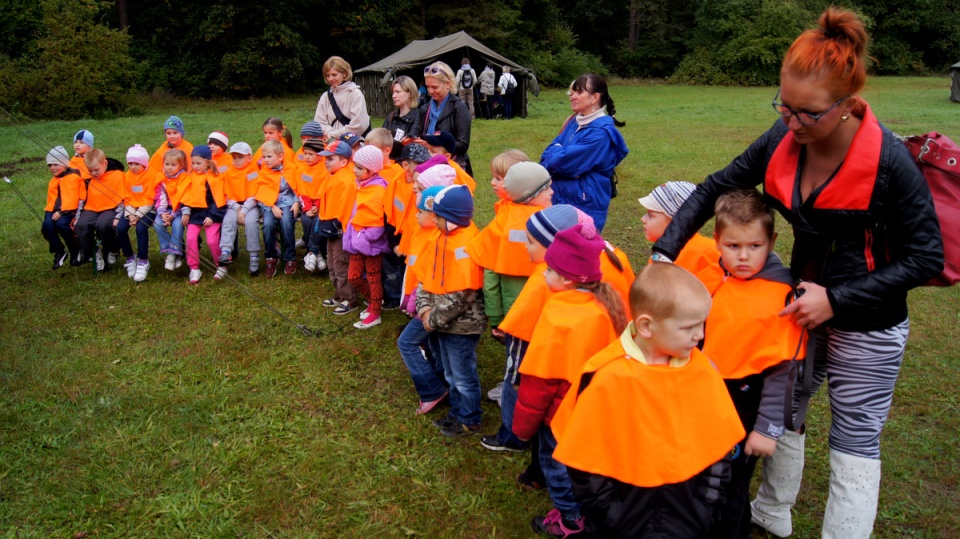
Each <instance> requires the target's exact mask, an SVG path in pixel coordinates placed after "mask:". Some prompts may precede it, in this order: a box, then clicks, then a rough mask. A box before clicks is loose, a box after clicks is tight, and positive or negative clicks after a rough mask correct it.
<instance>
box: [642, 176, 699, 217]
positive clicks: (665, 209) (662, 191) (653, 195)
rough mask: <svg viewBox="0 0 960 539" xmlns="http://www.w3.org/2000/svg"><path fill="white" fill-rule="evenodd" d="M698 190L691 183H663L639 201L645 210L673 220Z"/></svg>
mask: <svg viewBox="0 0 960 539" xmlns="http://www.w3.org/2000/svg"><path fill="white" fill-rule="evenodd" d="M696 188H697V186H696V185H694V184H692V183H690V182H667V183H662V184H660V186H658V187H657V188H656V189H654V190H653V191H651V192H650V194H649V195H647V196H645V197H643V198H641V199H639V200H640V204H641V205H642V206H643V207H644V208H646V209H648V210H652V211H658V212H660V213H665V214H667V215H668V216H669V217H670V218H671V219H673V216H674V215H676V214H677V211H679V210H680V206H683V203H684V202H686V200H687V197H689V196H690V195H692V194H693V191H694V190H695V189H696Z"/></svg>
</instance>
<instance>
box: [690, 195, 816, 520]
mask: <svg viewBox="0 0 960 539" xmlns="http://www.w3.org/2000/svg"><path fill="white" fill-rule="evenodd" d="M716 215H717V220H716V224H715V226H714V236H715V238H716V245H717V248H718V249H719V251H720V261H719V262H718V263H716V264H713V265H712V266H710V267H708V268H706V269H704V270H703V271H701V272H700V273H699V274H698V278H700V280H701V281H702V282H703V283H704V284H705V285H706V286H707V289H708V290H709V291H710V293H711V295H712V296H713V309H711V311H710V316H709V317H708V318H707V329H706V335H705V337H704V344H703V352H704V354H706V355H707V357H709V358H710V359H711V360H712V361H713V362H714V364H716V366H717V370H718V371H719V372H720V375H721V376H722V377H723V378H724V379H725V381H726V384H727V390H728V391H729V393H730V398H731V399H733V404H734V405H735V406H736V408H737V413H739V414H740V420H741V422H742V424H743V428H744V430H746V432H747V433H748V436H747V437H746V438H744V439H743V440H741V441H740V442H739V443H738V444H737V446H736V447H735V448H734V452H733V459H732V461H731V478H730V481H729V482H728V483H725V484H724V490H726V492H727V497H726V503H725V504H724V506H723V507H722V509H721V511H720V514H721V518H720V520H718V522H717V523H716V524H715V525H714V526H713V528H712V529H711V534H710V536H711V537H730V538H739V537H742V536H743V535H745V534H749V533H750V527H751V524H750V516H751V515H750V508H749V505H748V502H749V495H750V479H751V478H752V477H753V470H754V467H755V466H756V464H757V460H758V459H759V458H760V457H770V456H772V455H773V452H774V450H775V449H776V447H777V439H778V438H779V437H780V436H781V435H782V434H783V432H784V424H783V408H784V399H786V398H787V393H788V391H789V389H788V388H789V385H790V367H791V364H792V363H791V360H792V359H793V358H794V357H795V356H797V355H798V352H802V351H804V350H805V347H803V346H801V345H802V343H801V339H802V337H803V332H802V329H801V328H800V326H798V325H797V323H796V322H795V321H794V319H793V318H791V317H789V316H787V317H781V316H779V313H780V311H781V310H783V307H784V305H785V304H786V303H787V302H789V301H790V300H791V299H792V298H793V278H792V277H791V275H790V270H789V269H787V268H786V267H784V266H783V264H782V263H781V262H780V258H779V257H778V256H777V255H776V254H775V253H773V252H772V251H773V245H774V241H775V240H776V237H777V235H776V233H775V232H774V214H773V210H772V209H771V208H769V207H767V205H766V204H765V203H764V202H763V199H762V198H761V195H760V193H759V192H758V191H756V190H755V189H740V190H734V191H730V192H728V193H726V194H724V195H722V196H721V197H720V198H719V199H717V203H716ZM799 355H800V357H802V355H803V354H799ZM791 394H792V393H791Z"/></svg>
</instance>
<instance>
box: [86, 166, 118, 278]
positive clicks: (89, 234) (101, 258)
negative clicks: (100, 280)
mask: <svg viewBox="0 0 960 539" xmlns="http://www.w3.org/2000/svg"><path fill="white" fill-rule="evenodd" d="M83 161H84V163H86V165H87V170H89V171H90V178H91V179H90V182H89V183H88V184H87V201H86V202H85V203H84V205H83V211H78V212H77V224H76V228H75V230H76V232H77V238H78V239H79V241H80V253H81V256H82V257H83V260H84V261H86V260H94V261H95V264H96V268H97V271H103V270H105V269H109V268H110V267H112V266H113V264H115V263H116V262H117V257H119V256H120V244H119V243H117V230H116V229H117V224H119V222H120V218H121V217H122V216H123V164H122V163H121V162H120V161H117V160H116V159H113V158H110V159H108V158H107V156H106V154H104V153H103V151H102V150H100V149H99V148H94V149H92V150H90V151H89V152H87V153H86V155H84V156H83ZM94 235H96V236H98V237H99V238H100V244H101V246H102V249H96V238H95V237H94ZM94 249H96V253H94ZM104 253H106V254H104Z"/></svg>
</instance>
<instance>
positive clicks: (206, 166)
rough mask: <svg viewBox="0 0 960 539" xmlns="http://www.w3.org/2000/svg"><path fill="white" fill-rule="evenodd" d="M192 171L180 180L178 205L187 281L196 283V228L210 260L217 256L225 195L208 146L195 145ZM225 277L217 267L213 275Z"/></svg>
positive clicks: (198, 263) (224, 208)
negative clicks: (184, 230)
mask: <svg viewBox="0 0 960 539" xmlns="http://www.w3.org/2000/svg"><path fill="white" fill-rule="evenodd" d="M190 162H191V165H192V167H193V172H191V173H189V174H188V175H187V177H186V178H183V179H182V180H180V181H181V182H182V183H183V185H181V186H180V187H179V189H178V190H177V191H178V196H179V200H178V203H179V206H180V211H181V213H182V218H181V222H182V223H183V225H184V226H185V227H186V228H187V265H188V266H190V277H189V278H190V284H199V283H200V277H202V276H203V272H202V271H200V230H201V229H203V231H204V233H205V235H206V237H207V247H209V248H210V254H211V255H212V256H213V260H214V261H217V260H219V259H220V224H221V223H222V222H223V216H224V214H225V213H226V211H227V196H226V194H225V193H224V191H223V178H221V177H220V176H219V175H218V174H217V167H216V163H214V162H213V159H212V156H211V154H210V148H209V147H207V146H197V147H196V148H194V149H193V151H192V152H191V155H190ZM226 276H227V267H226V266H219V265H218V267H217V272H216V274H215V275H214V276H213V278H214V279H216V280H218V281H219V280H221V279H223V278H225V277H226Z"/></svg>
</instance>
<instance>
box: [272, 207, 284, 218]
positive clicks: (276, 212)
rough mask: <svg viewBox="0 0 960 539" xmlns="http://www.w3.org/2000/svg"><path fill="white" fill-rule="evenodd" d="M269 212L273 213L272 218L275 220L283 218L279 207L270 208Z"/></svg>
mask: <svg viewBox="0 0 960 539" xmlns="http://www.w3.org/2000/svg"><path fill="white" fill-rule="evenodd" d="M270 211H272V212H273V216H274V217H276V218H277V219H280V218H281V217H283V210H281V209H280V206H274V207H272V208H270Z"/></svg>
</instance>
